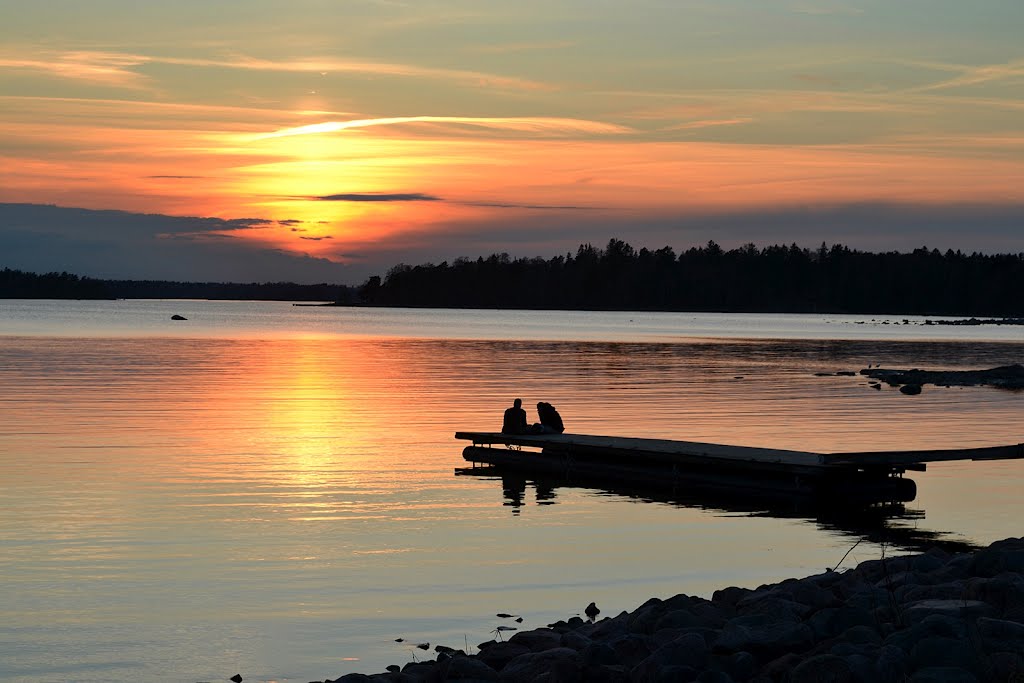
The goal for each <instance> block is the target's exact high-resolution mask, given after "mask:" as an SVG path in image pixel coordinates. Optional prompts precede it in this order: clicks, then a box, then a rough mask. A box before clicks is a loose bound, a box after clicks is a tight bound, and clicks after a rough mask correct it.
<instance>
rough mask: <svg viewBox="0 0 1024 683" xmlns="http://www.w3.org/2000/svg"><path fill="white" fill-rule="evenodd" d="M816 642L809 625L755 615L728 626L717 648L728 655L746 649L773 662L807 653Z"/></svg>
mask: <svg viewBox="0 0 1024 683" xmlns="http://www.w3.org/2000/svg"><path fill="white" fill-rule="evenodd" d="M813 643H814V632H813V631H812V630H811V628H810V627H809V626H808V625H807V624H804V623H800V622H796V621H786V620H780V621H776V620H773V619H771V618H770V617H767V616H764V615H755V616H750V617H737V618H736V619H733V620H732V621H730V622H729V623H727V624H726V625H725V628H723V629H722V632H721V634H720V635H719V636H718V639H717V640H716V641H715V643H714V648H713V649H714V650H715V651H716V652H721V653H724V654H727V653H732V652H739V651H741V650H745V651H747V652H750V653H752V654H755V655H757V656H759V657H761V658H762V659H771V658H772V657H777V656H778V655H781V654H783V653H787V652H790V653H792V652H803V651H804V650H806V649H808V648H809V647H810V646H811V645H812V644H813Z"/></svg>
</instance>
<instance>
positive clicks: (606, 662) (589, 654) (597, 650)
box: [580, 643, 622, 666]
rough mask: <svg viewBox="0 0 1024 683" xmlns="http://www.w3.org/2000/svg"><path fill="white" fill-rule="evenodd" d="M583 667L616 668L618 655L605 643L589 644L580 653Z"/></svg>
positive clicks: (618, 663) (619, 662) (618, 661)
mask: <svg viewBox="0 0 1024 683" xmlns="http://www.w3.org/2000/svg"><path fill="white" fill-rule="evenodd" d="M580 656H581V657H582V661H583V664H584V665H585V666H618V665H620V664H622V662H621V661H620V660H619V655H617V654H616V653H615V650H614V649H613V648H612V646H611V645H608V644H607V643H591V644H590V645H588V646H587V647H585V648H584V649H583V651H582V652H581V653H580Z"/></svg>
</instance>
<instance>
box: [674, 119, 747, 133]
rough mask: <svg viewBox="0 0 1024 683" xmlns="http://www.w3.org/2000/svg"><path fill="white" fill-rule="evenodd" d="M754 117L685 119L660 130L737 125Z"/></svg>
mask: <svg viewBox="0 0 1024 683" xmlns="http://www.w3.org/2000/svg"><path fill="white" fill-rule="evenodd" d="M753 120H754V119H752V118H750V117H746V116H744V117H739V118H735V119H707V120H703V121H687V122H685V123H677V124H675V125H674V126H668V127H667V128H663V129H662V130H696V129H700V128H714V127H716V126H739V125H743V124H745V123H750V122H751V121H753Z"/></svg>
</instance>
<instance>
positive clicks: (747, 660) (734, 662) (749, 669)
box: [725, 652, 757, 681]
mask: <svg viewBox="0 0 1024 683" xmlns="http://www.w3.org/2000/svg"><path fill="white" fill-rule="evenodd" d="M725 668H726V669H727V670H728V671H729V673H730V674H731V675H732V677H733V678H734V679H735V680H737V681H746V680H750V678H751V677H753V675H754V674H755V673H756V672H757V660H756V659H754V655H752V654H750V653H749V652H734V653H733V654H732V655H730V656H729V659H727V660H726V661H725Z"/></svg>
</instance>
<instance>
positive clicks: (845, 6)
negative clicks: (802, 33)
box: [789, 0, 864, 17]
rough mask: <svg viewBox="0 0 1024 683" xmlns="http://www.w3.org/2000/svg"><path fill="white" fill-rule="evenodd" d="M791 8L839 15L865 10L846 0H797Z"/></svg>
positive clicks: (820, 13)
mask: <svg viewBox="0 0 1024 683" xmlns="http://www.w3.org/2000/svg"><path fill="white" fill-rule="evenodd" d="M789 10H790V11H791V12H796V13H797V14H815V15H838V16H847V17H850V16H857V15H859V14H864V10H862V9H861V8H860V7H854V6H853V5H851V4H849V3H846V2H836V1H835V0H811V1H807V2H795V3H792V4H791V5H790V6H789Z"/></svg>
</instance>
